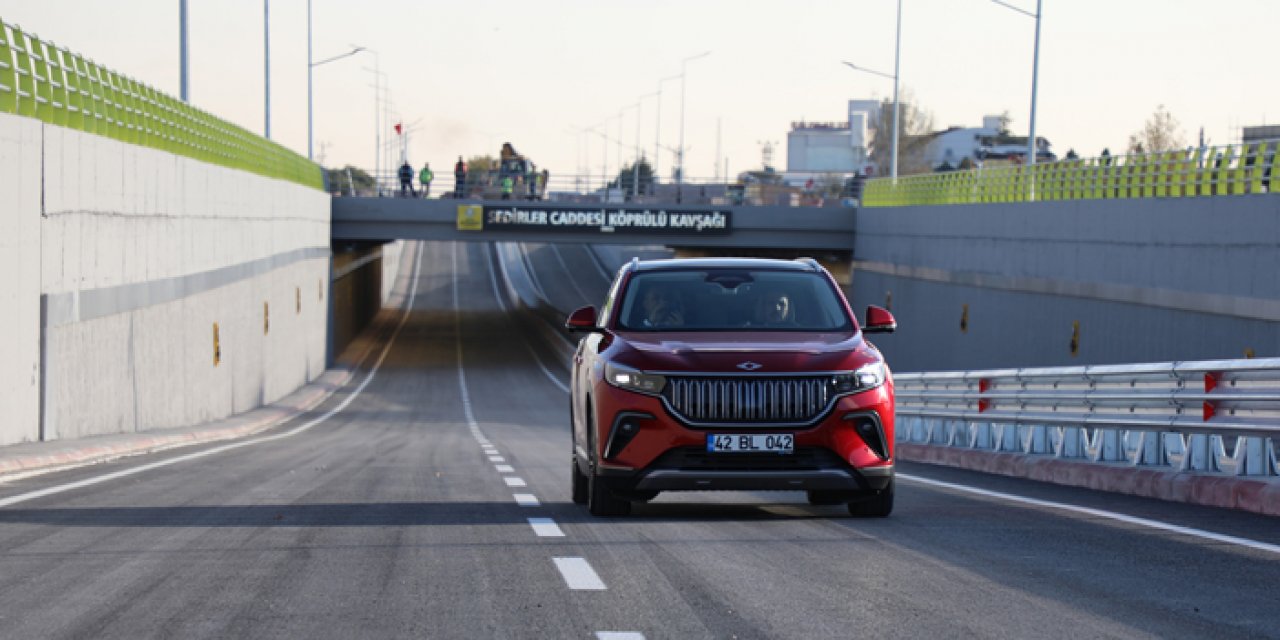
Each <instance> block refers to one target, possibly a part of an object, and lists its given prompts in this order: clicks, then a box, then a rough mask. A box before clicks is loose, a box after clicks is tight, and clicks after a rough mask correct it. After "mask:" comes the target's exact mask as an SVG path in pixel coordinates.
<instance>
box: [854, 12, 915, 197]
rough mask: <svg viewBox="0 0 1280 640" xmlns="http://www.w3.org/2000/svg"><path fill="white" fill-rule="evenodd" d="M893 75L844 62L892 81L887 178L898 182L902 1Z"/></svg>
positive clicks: (858, 69)
mask: <svg viewBox="0 0 1280 640" xmlns="http://www.w3.org/2000/svg"><path fill="white" fill-rule="evenodd" d="M893 40H894V43H893V75H889V74H887V73H881V72H879V71H873V70H871V69H867V68H865V67H859V66H857V65H855V64H853V63H852V62H845V64H846V65H848V66H849V68H850V69H854V70H857V71H863V72H866V73H870V74H874V75H877V76H881V77H884V78H889V79H891V80H893V143H892V146H890V151H889V177H890V178H892V179H893V180H894V182H897V180H898V130H899V129H900V128H901V125H900V124H899V123H900V122H902V103H901V102H899V101H898V78H899V77H900V76H901V75H902V67H901V63H902V0H898V24H897V33H896V35H895V36H894V38H893Z"/></svg>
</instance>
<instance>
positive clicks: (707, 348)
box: [618, 331, 880, 374]
mask: <svg viewBox="0 0 1280 640" xmlns="http://www.w3.org/2000/svg"><path fill="white" fill-rule="evenodd" d="M618 337H620V338H622V340H623V341H624V342H625V343H626V346H627V348H628V350H630V351H631V352H632V353H631V354H628V355H630V356H632V357H629V358H625V360H627V361H628V364H630V365H631V366H636V367H638V368H641V369H645V370H649V371H699V372H709V373H716V372H724V373H743V372H755V373H760V374H776V373H803V372H806V371H843V370H849V369H854V368H857V367H859V366H861V365H863V364H867V363H869V362H873V361H875V360H879V359H880V355H879V352H878V351H876V349H875V347H873V346H871V345H870V344H869V343H867V342H866V341H865V340H863V339H862V334H861V333H860V332H857V331H852V332H840V333H820V332H813V333H809V332H782V331H779V332H716V333H714V334H712V333H696V332H688V333H675V332H672V333H667V332H663V333H645V332H619V333H618ZM756 365H758V366H756Z"/></svg>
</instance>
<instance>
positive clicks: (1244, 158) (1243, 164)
mask: <svg viewBox="0 0 1280 640" xmlns="http://www.w3.org/2000/svg"><path fill="white" fill-rule="evenodd" d="M1256 150H1257V145H1248V144H1247V145H1245V146H1243V147H1241V148H1240V157H1238V158H1236V166H1235V171H1233V172H1232V173H1231V178H1230V180H1231V195H1233V196H1242V195H1244V194H1245V193H1246V192H1247V191H1248V189H1246V187H1247V186H1248V184H1249V180H1248V178H1247V177H1246V175H1247V174H1248V171H1249V165H1251V164H1253V162H1254V157H1253V154H1254V152H1255V151H1256Z"/></svg>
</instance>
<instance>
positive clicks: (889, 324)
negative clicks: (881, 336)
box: [862, 304, 898, 333]
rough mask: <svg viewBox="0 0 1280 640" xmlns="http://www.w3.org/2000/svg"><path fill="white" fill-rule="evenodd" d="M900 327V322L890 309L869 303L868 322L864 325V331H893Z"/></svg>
mask: <svg viewBox="0 0 1280 640" xmlns="http://www.w3.org/2000/svg"><path fill="white" fill-rule="evenodd" d="M897 329H898V322H897V321H896V320H894V319H893V314H892V313H889V310H888V309H884V308H882V307H877V306H875V305H874V304H869V305H867V322H866V323H865V324H863V326H862V332H863V333H893V332H894V331H896V330H897Z"/></svg>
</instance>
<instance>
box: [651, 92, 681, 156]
mask: <svg viewBox="0 0 1280 640" xmlns="http://www.w3.org/2000/svg"><path fill="white" fill-rule="evenodd" d="M679 78H680V76H669V77H666V78H663V79H661V80H659V81H658V108H657V112H658V121H657V122H656V123H655V124H654V125H653V177H654V179H657V177H658V158H659V157H660V154H659V152H658V148H659V147H661V146H662V85H663V83H665V82H667V81H669V80H678V79H679Z"/></svg>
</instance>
